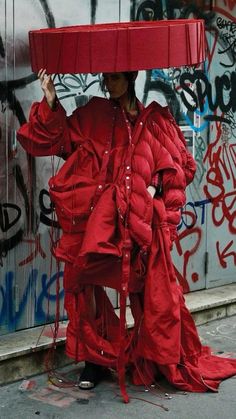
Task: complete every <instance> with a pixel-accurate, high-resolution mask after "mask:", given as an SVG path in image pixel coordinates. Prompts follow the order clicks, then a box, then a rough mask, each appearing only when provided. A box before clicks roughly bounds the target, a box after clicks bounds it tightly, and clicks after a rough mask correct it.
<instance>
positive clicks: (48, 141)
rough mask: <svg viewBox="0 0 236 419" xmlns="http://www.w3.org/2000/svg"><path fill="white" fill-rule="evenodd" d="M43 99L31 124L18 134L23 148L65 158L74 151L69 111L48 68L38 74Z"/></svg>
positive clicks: (35, 153)
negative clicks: (66, 109)
mask: <svg viewBox="0 0 236 419" xmlns="http://www.w3.org/2000/svg"><path fill="white" fill-rule="evenodd" d="M38 77H39V80H40V83H41V88H42V90H43V93H44V98H43V100H42V101H41V102H40V103H39V102H35V103H33V105H32V107H31V110H30V115H29V122H28V123H26V124H24V125H22V126H21V127H20V129H19V130H18V132H17V139H18V141H19V142H20V143H21V145H22V147H23V148H24V149H25V150H26V151H27V152H28V153H29V154H32V155H33V156H51V155H65V154H68V153H70V152H71V141H70V131H69V128H68V123H67V117H66V112H65V110H64V108H63V107H62V105H61V104H60V102H59V101H58V100H57V98H56V90H55V86H54V84H53V81H52V78H51V76H50V75H47V74H46V70H45V69H41V70H40V71H39V73H38Z"/></svg>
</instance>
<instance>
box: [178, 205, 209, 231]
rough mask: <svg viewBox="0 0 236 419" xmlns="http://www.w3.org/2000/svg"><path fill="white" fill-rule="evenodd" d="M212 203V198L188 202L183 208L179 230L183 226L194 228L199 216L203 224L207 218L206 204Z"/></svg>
mask: <svg viewBox="0 0 236 419" xmlns="http://www.w3.org/2000/svg"><path fill="white" fill-rule="evenodd" d="M210 203H211V200H210V199H203V200H201V201H195V202H187V203H186V205H185V206H184V207H183V208H182V209H181V222H180V224H179V225H178V228H177V230H180V229H181V228H182V227H183V226H184V227H186V228H188V229H190V228H193V227H194V226H195V225H196V224H197V221H198V219H199V217H200V220H199V221H200V224H201V225H203V224H204V223H205V219H206V206H207V205H208V204H210ZM199 209H200V214H199Z"/></svg>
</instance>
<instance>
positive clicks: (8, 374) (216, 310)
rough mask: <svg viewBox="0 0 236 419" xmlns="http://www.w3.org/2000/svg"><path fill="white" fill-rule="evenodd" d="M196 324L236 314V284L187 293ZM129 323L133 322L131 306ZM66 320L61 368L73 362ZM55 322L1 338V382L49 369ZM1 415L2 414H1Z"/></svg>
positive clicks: (60, 338)
mask: <svg viewBox="0 0 236 419" xmlns="http://www.w3.org/2000/svg"><path fill="white" fill-rule="evenodd" d="M185 299H186V304H187V306H188V308H189V310H190V312H191V313H192V316H193V318H194V320H195V323H196V325H202V324H205V323H207V322H209V321H213V320H216V319H220V318H225V317H229V316H233V315H234V314H236V284H231V285H226V286H222V287H218V288H213V289H208V290H203V291H194V292H191V293H189V294H186V295H185ZM127 324H128V326H129V327H132V325H133V319H132V316H131V313H130V310H129V308H128V309H127ZM65 335H66V322H64V323H60V328H59V332H58V337H57V340H56V342H55V344H56V351H55V355H56V359H55V363H56V366H57V367H60V366H63V365H67V364H69V363H70V362H71V361H70V360H69V359H68V358H67V357H66V356H65V354H64V343H65ZM52 336H53V325H46V326H43V327H35V328H32V329H27V330H23V331H19V332H15V333H11V334H8V335H4V336H1V337H0V385H1V384H6V383H10V382H12V381H16V380H20V379H22V378H23V377H28V376H32V375H34V374H39V373H42V372H44V371H45V353H46V351H47V350H48V348H49V347H51V346H52V340H53V339H52ZM235 417H236V415H235ZM0 418H1V416H0Z"/></svg>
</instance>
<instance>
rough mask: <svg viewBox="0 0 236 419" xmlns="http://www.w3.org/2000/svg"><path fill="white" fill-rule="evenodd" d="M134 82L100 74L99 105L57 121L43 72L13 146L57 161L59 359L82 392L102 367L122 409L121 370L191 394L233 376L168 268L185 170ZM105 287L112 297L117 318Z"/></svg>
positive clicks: (52, 183) (191, 165)
mask: <svg viewBox="0 0 236 419" xmlns="http://www.w3.org/2000/svg"><path fill="white" fill-rule="evenodd" d="M136 76H137V72H124V73H105V74H103V87H104V88H105V89H106V91H107V92H108V93H109V99H106V98H101V97H93V98H92V99H91V100H90V101H89V102H88V103H87V104H86V105H85V106H83V107H80V108H77V109H76V110H75V111H74V113H73V114H72V115H71V116H69V117H67V116H66V113H65V110H64V109H63V107H62V105H61V104H60V103H59V101H58V99H57V97H56V91H55V87H54V85H53V82H52V79H51V76H50V75H47V74H46V70H45V69H42V70H41V71H40V72H39V79H40V82H41V87H42V90H43V92H44V98H43V100H42V101H41V102H40V103H34V104H33V105H32V108H31V112H30V116H29V122H28V123H27V124H24V125H23V126H22V127H21V128H20V129H19V131H18V134H17V136H18V140H19V141H20V143H21V144H22V146H23V147H24V148H25V150H27V152H28V153H30V154H32V155H33V156H51V155H57V156H62V157H63V158H64V159H65V163H64V165H63V166H62V168H61V169H60V170H59V172H58V173H57V174H56V175H55V176H53V177H52V178H51V179H50V180H49V187H50V196H51V199H52V201H53V203H54V205H55V210H56V213H57V217H58V221H59V223H60V226H61V229H62V236H61V238H60V241H59V243H58V244H57V247H56V249H55V255H56V257H57V258H58V259H59V260H62V261H64V262H65V269H64V289H65V308H66V310H67V313H68V318H69V324H68V328H67V341H66V353H67V355H68V356H69V357H71V358H73V359H74V360H75V361H76V362H80V361H85V369H84V371H83V372H82V375H81V377H80V381H79V386H80V388H86V389H88V388H92V387H94V385H96V383H97V382H98V381H99V379H101V376H102V373H103V372H102V369H101V368H102V367H108V368H112V369H115V370H117V372H118V377H119V383H120V388H121V393H122V395H123V398H124V401H125V402H127V401H128V395H127V393H126V389H125V371H126V369H127V368H129V370H130V371H131V373H132V378H133V382H134V383H135V384H137V385H140V384H145V385H150V384H152V383H153V382H154V381H155V379H156V378H157V376H158V375H160V374H161V375H164V376H165V377H166V378H167V379H168V381H169V382H170V383H171V384H173V385H174V386H175V387H177V388H179V389H181V390H186V391H198V392H203V391H207V390H209V389H211V390H213V391H216V389H217V387H218V385H219V382H220V380H221V379H223V378H226V377H229V376H231V375H233V374H235V373H236V361H235V360H229V359H225V360H224V359H222V358H217V357H215V356H212V355H211V351H210V349H209V348H207V347H203V346H202V345H201V343H200V340H199V337H198V334H197V330H196V327H195V325H194V322H193V320H192V317H191V315H190V313H189V311H188V310H187V308H186V306H185V303H184V298H183V295H182V290H181V288H180V286H179V285H178V283H177V281H176V277H175V272H174V269H173V263H172V259H171V248H172V244H173V241H174V240H175V238H176V234H177V225H178V224H179V221H180V210H181V207H182V206H183V205H184V203H185V189H186V186H187V184H189V183H190V182H191V181H192V180H193V177H194V173H195V169H196V165H195V162H194V160H193V158H192V156H191V154H190V153H189V152H188V150H187V148H186V143H185V139H184V137H183V135H182V133H181V131H180V129H179V127H178V126H177V124H176V122H175V120H174V118H173V116H172V115H171V113H170V112H169V110H168V108H167V107H161V106H160V105H158V104H157V103H156V102H152V103H151V104H150V105H149V106H148V107H147V108H144V106H143V105H142V104H141V103H140V102H139V101H138V99H137V98H136V96H135V89H134V83H135V78H136ZM106 287H110V288H113V289H115V290H117V291H118V293H119V296H120V299H119V301H120V315H119V317H118V316H117V314H116V313H115V311H114V308H113V306H112V304H111V303H110V300H109V298H108V296H107V293H106ZM127 297H129V303H130V307H131V311H132V314H133V317H134V328H133V329H132V330H127V328H126V319H125V310H126V303H127Z"/></svg>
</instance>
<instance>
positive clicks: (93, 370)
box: [78, 361, 102, 390]
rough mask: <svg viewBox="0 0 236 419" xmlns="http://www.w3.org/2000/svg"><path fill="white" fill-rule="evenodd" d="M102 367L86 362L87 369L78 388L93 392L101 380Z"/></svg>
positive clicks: (83, 372) (84, 370)
mask: <svg viewBox="0 0 236 419" xmlns="http://www.w3.org/2000/svg"><path fill="white" fill-rule="evenodd" d="M101 369H102V367H101V366H100V365H97V364H93V363H92V362H88V361H85V367H84V369H83V371H82V373H81V375H80V378H79V383H78V386H79V388H80V389H81V390H91V389H92V388H94V387H95V386H96V385H97V384H98V382H99V381H100V379H101Z"/></svg>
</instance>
